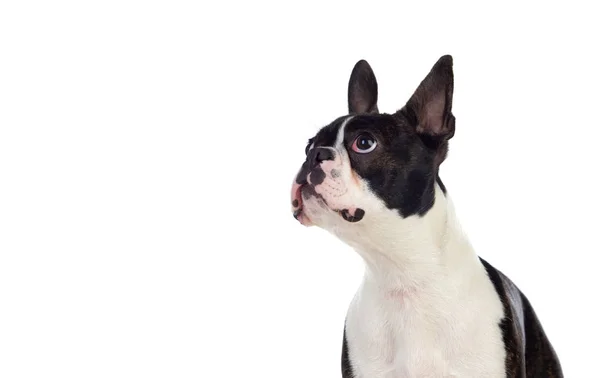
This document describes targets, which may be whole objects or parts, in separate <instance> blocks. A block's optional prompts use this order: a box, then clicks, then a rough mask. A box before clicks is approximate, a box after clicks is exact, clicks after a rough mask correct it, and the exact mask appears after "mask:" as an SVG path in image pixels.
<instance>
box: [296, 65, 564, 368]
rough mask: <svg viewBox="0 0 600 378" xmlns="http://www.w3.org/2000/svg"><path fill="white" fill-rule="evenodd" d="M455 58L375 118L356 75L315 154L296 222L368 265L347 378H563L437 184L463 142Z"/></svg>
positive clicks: (309, 151) (353, 309) (345, 359)
mask: <svg viewBox="0 0 600 378" xmlns="http://www.w3.org/2000/svg"><path fill="white" fill-rule="evenodd" d="M452 61H453V60H452V57H451V56H449V55H446V56H443V57H441V58H440V59H439V60H438V61H437V62H436V64H435V65H434V66H433V68H432V69H431V71H430V72H429V73H428V74H427V76H426V77H425V79H424V80H423V81H422V82H421V83H420V85H419V86H418V88H417V89H416V91H415V92H414V94H413V95H412V97H411V98H410V99H409V100H408V102H407V103H406V105H404V107H402V108H401V109H400V110H398V111H396V112H395V113H392V114H387V113H380V112H379V110H378V107H377V81H376V80H375V75H374V74H373V71H372V69H371V67H370V66H369V64H368V63H367V62H366V61H365V60H360V61H359V62H358V63H356V65H355V66H354V69H353V70H352V73H351V75H350V81H349V85H348V109H349V114H348V115H344V116H342V117H339V118H337V119H336V120H334V121H333V122H331V123H330V124H329V125H327V126H325V127H323V128H322V129H321V130H320V131H319V132H318V133H317V134H316V135H315V136H314V137H313V138H311V139H309V140H308V144H307V146H306V161H305V162H304V163H303V164H302V167H301V168H300V170H299V172H298V174H297V176H296V178H295V180H294V183H293V185H292V196H291V205H292V211H293V214H294V217H295V218H296V219H297V220H298V221H299V222H300V223H301V224H303V225H305V226H311V225H316V226H318V227H321V228H323V229H325V230H327V231H329V232H330V233H332V234H333V235H335V236H337V237H338V238H339V239H341V240H342V241H343V242H345V243H346V244H348V245H349V246H351V247H352V248H353V249H354V250H356V252H357V253H358V254H359V255H360V256H361V257H362V259H363V260H364V262H365V272H364V278H363V281H362V283H361V285H360V287H359V289H358V291H357V293H356V295H355V296H354V298H353V300H352V302H351V304H350V308H349V309H348V313H347V315H346V318H345V323H344V332H343V343H342V377H344V378H379V377H381V378H391V377H394V378H396V377H435V378H438V377H461V378H462V377H469V378H483V377H486V378H491V377H498V378H500V377H536V378H538V377H539V378H542V377H543V378H553V377H562V376H563V373H562V369H561V365H560V362H559V360H558V358H557V355H556V353H555V351H554V348H553V347H552V345H551V343H550V341H549V340H548V338H547V336H546V334H545V333H544V330H543V328H542V326H541V324H540V322H539V320H538V317H537V316H536V313H535V312H534V310H533V308H532V306H531V303H530V302H529V300H528V299H527V297H526V296H525V295H524V294H523V293H521V291H520V290H519V289H518V288H517V286H516V285H515V284H514V283H513V282H512V281H511V280H510V279H508V278H507V277H506V276H505V275H504V274H502V272H500V271H498V270H497V269H495V268H494V267H493V266H492V265H490V264H489V263H488V262H486V261H485V260H483V259H481V258H479V257H478V256H477V254H476V253H475V252H474V250H473V248H472V246H471V245H470V243H469V241H468V239H467V237H466V236H465V234H464V233H463V231H462V230H461V227H460V225H459V223H458V221H457V219H456V216H455V211H454V209H453V206H452V202H451V200H450V198H449V196H448V193H447V191H446V188H445V187H444V184H443V183H442V181H441V180H440V177H439V167H440V164H441V163H442V162H443V161H444V159H445V158H446V154H447V152H448V140H449V139H450V138H452V136H453V135H454V127H455V117H454V116H453V114H452V94H453V89H454V75H453V69H452V65H453V63H452Z"/></svg>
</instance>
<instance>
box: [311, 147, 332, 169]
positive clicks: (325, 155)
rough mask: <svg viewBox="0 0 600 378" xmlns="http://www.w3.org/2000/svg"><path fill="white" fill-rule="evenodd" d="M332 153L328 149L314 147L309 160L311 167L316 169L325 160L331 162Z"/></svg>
mask: <svg viewBox="0 0 600 378" xmlns="http://www.w3.org/2000/svg"><path fill="white" fill-rule="evenodd" d="M333 158H334V156H333V151H331V149H329V148H324V147H316V148H314V149H313V151H312V154H311V156H310V158H309V162H310V165H311V167H316V166H317V165H319V164H321V163H322V162H324V161H325V160H333Z"/></svg>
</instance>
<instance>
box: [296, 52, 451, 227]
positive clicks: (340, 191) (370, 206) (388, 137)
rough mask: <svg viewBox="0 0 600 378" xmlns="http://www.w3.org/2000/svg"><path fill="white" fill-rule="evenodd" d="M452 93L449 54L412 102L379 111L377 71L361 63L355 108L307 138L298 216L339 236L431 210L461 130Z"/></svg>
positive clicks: (353, 92) (351, 98) (352, 92)
mask: <svg viewBox="0 0 600 378" xmlns="http://www.w3.org/2000/svg"><path fill="white" fill-rule="evenodd" d="M452 93H453V72H452V57H451V56H449V55H446V56H443V57H441V58H440V59H439V60H438V61H437V63H436V64H435V65H434V66H433V68H432V69H431V71H430V72H429V74H428V75H427V77H425V79H424V80H423V81H422V82H421V84H420V85H419V87H418V88H417V90H416V91H415V93H414V94H413V95H412V97H411V98H410V99H409V100H408V102H407V103H406V105H404V106H403V107H402V108H401V109H400V110H398V111H397V112H395V113H393V114H386V113H379V110H378V107H377V81H376V80H375V75H374V74H373V71H372V69H371V67H370V66H369V64H368V63H367V62H366V61H364V60H361V61H359V62H358V63H356V65H355V66H354V69H353V70H352V74H351V76H350V81H349V85H348V108H349V114H348V115H344V116H342V117H339V118H337V119H336V120H334V121H333V122H331V123H330V124H329V125H327V126H325V127H323V128H322V129H321V130H320V131H319V132H318V133H317V134H316V135H315V136H314V137H313V138H311V139H310V140H309V141H308V144H307V146H306V161H305V162H304V163H303V164H302V167H301V168H300V171H299V172H298V174H297V176H296V179H295V181H294V184H293V186H292V198H291V200H292V210H293V213H294V217H296V219H298V220H299V221H300V223H302V224H304V225H306V226H309V225H313V224H315V225H317V226H319V227H322V228H324V229H326V230H328V231H331V232H333V233H335V234H338V235H339V234H340V233H344V234H347V233H352V232H354V231H356V232H358V231H359V230H360V229H361V228H364V227H373V226H376V224H377V222H381V221H382V220H383V219H384V218H383V217H384V216H385V217H389V216H390V214H393V216H395V217H397V218H399V219H406V218H409V217H421V216H423V215H425V214H426V213H427V212H428V211H429V210H430V209H431V208H432V206H433V204H434V202H435V199H436V185H438V186H439V187H441V189H442V190H444V188H443V185H442V184H441V181H440V180H439V177H438V169H439V166H440V164H441V163H442V161H443V160H444V159H445V157H446V153H447V151H448V140H449V139H450V138H451V137H452V136H453V134H454V116H453V115H452V111H451V107H452ZM386 219H387V218H386Z"/></svg>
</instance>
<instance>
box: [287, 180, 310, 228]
mask: <svg viewBox="0 0 600 378" xmlns="http://www.w3.org/2000/svg"><path fill="white" fill-rule="evenodd" d="M306 185H308V184H298V183H297V182H294V185H292V211H293V214H294V218H296V220H298V222H300V223H301V224H302V225H304V226H312V222H311V221H310V219H309V218H308V216H307V215H306V213H305V212H304V206H303V201H302V189H303V188H304V187H305V186H306Z"/></svg>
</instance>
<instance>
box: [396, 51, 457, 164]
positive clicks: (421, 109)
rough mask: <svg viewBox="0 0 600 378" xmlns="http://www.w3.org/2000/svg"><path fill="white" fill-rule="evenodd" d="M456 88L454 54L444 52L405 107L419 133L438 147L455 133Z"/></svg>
mask: <svg viewBox="0 0 600 378" xmlns="http://www.w3.org/2000/svg"><path fill="white" fill-rule="evenodd" d="M453 91H454V74H453V72H452V56H450V55H444V56H442V57H441V58H440V59H439V60H438V61H437V62H436V63H435V65H434V66H433V68H432V69H431V71H430V72H429V74H428V75H427V77H426V78H425V79H424V80H423V81H422V82H421V84H420V85H419V87H418V88H417V90H416V91H415V93H414V94H413V95H412V97H411V98H410V100H408V103H407V104H406V107H405V111H406V113H407V114H408V115H409V117H411V118H412V119H413V120H414V122H415V126H416V130H417V133H419V134H420V135H421V136H422V137H424V139H426V140H427V141H428V142H429V143H432V144H434V147H438V146H441V145H445V146H447V144H446V143H445V142H446V141H447V140H448V139H450V138H452V136H453V135H454V115H452V93H453ZM435 145H437V146H435ZM446 149H447V147H446ZM444 155H445V152H444Z"/></svg>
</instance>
